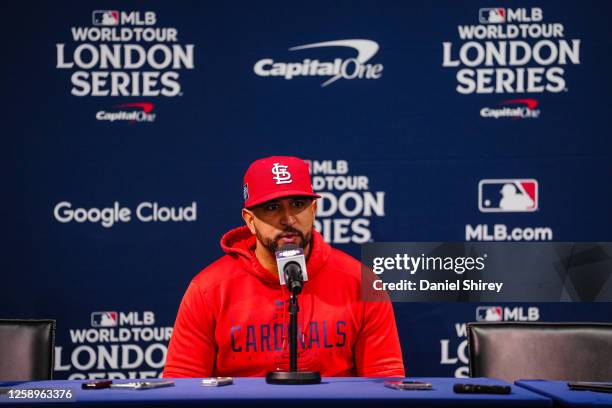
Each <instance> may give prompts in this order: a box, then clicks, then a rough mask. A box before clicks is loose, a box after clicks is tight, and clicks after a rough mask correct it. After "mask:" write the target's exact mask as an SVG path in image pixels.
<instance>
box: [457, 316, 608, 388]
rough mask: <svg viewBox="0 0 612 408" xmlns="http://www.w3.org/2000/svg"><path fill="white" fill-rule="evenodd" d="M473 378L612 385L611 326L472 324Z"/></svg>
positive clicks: (593, 324)
mask: <svg viewBox="0 0 612 408" xmlns="http://www.w3.org/2000/svg"><path fill="white" fill-rule="evenodd" d="M468 347H469V354H470V377H493V378H499V379H502V380H506V381H509V382H513V381H515V380H518V379H520V378H524V379H527V378H539V379H548V380H566V381H610V380H612V324H608V323H509V322H498V323H468Z"/></svg>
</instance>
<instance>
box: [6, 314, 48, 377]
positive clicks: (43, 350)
mask: <svg viewBox="0 0 612 408" xmlns="http://www.w3.org/2000/svg"><path fill="white" fill-rule="evenodd" d="M54 345H55V320H13V319H0V381H34V380H50V379H51V378H52V375H53V350H54Z"/></svg>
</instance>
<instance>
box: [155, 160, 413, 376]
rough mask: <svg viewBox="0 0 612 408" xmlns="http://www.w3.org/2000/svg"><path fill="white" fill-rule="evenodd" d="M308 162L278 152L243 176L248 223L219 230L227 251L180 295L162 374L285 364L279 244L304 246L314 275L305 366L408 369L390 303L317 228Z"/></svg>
mask: <svg viewBox="0 0 612 408" xmlns="http://www.w3.org/2000/svg"><path fill="white" fill-rule="evenodd" d="M316 198H319V196H318V195H317V194H315V193H314V192H313V190H312V185H311V180H310V173H309V170H308V165H307V164H306V163H305V162H304V161H303V160H301V159H298V158H296V157H285V156H274V157H268V158H265V159H260V160H257V161H255V162H253V163H252V164H251V166H250V167H249V168H248V170H247V172H246V174H245V176H244V199H245V203H244V209H243V210H242V217H243V219H244V221H245V223H246V225H245V226H242V227H239V228H236V229H233V230H231V231H229V232H228V233H227V234H225V235H224V236H223V238H221V247H222V248H223V250H224V251H225V253H226V255H225V256H223V257H222V258H220V259H218V260H217V261H215V262H214V263H213V264H211V265H210V266H208V267H207V268H205V269H204V270H203V271H201V272H200V273H199V274H198V275H197V276H196V277H195V278H194V279H193V280H192V281H191V284H190V285H189V287H188V289H187V292H186V293H185V295H184V297H183V300H182V302H181V305H180V308H179V311H178V315H177V317H176V322H175V325H174V331H173V333H172V338H171V340H170V345H169V348H168V355H167V359H166V366H165V368H164V377H211V376H232V377H251V376H252V377H263V376H265V375H266V373H267V372H268V371H274V370H287V369H288V366H289V353H288V349H289V347H288V322H289V316H288V313H287V300H288V299H289V291H288V290H287V289H286V287H285V286H284V285H281V284H280V282H279V278H278V270H277V267H276V259H275V251H276V250H277V249H279V248H282V247H283V246H285V245H287V244H292V245H297V246H301V247H302V248H303V249H304V254H305V256H306V259H307V262H306V270H307V274H308V281H307V282H305V283H304V288H303V291H302V293H301V295H300V297H299V301H300V313H299V315H298V316H299V317H298V319H299V320H298V338H299V341H298V367H299V369H300V370H308V371H320V372H321V375H322V376H323V377H331V376H345V377H348V376H364V377H403V376H404V365H403V361H402V352H401V348H400V344H399V338H398V334H397V328H396V325H395V317H394V314H393V308H392V307H391V304H390V303H389V302H388V301H363V300H362V299H361V298H360V293H361V264H360V262H359V261H357V260H356V259H354V258H352V257H351V256H349V255H347V254H345V253H344V252H342V251H339V250H337V249H333V248H331V247H330V246H329V245H328V244H327V243H325V242H324V241H323V238H322V236H321V234H319V233H318V232H317V231H315V230H314V228H313V223H314V218H315V213H316V209H317V202H316Z"/></svg>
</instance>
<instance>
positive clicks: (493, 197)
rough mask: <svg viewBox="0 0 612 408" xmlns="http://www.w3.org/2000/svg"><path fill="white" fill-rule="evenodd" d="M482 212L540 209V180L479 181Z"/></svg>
mask: <svg viewBox="0 0 612 408" xmlns="http://www.w3.org/2000/svg"><path fill="white" fill-rule="evenodd" d="M478 209H479V210H480V211H481V212H484V213H487V212H534V211H537V209H538V181H537V180H534V179H485V180H480V182H479V183H478Z"/></svg>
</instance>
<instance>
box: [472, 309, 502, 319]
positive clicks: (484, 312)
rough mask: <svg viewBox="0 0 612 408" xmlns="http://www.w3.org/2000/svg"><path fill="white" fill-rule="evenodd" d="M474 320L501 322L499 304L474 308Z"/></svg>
mask: <svg viewBox="0 0 612 408" xmlns="http://www.w3.org/2000/svg"><path fill="white" fill-rule="evenodd" d="M476 320H477V321H479V322H501V321H502V308H501V306H478V307H477V308H476Z"/></svg>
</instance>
